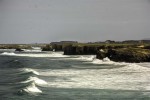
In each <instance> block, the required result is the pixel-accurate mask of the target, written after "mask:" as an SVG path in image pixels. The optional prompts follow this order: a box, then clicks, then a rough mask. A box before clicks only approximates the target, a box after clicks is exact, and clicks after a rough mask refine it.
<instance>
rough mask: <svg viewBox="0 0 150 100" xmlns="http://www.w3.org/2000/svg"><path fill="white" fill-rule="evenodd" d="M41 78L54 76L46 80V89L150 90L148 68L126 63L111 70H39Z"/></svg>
mask: <svg viewBox="0 0 150 100" xmlns="http://www.w3.org/2000/svg"><path fill="white" fill-rule="evenodd" d="M39 73H40V75H42V76H55V77H56V78H55V79H53V80H48V79H47V80H46V81H47V83H48V85H47V86H48V87H54V88H89V89H114V90H118V89H119V90H150V85H149V84H150V81H149V80H150V68H146V67H143V66H140V65H138V64H131V63H128V64H127V65H126V66H124V67H118V68H113V69H84V70H78V69H60V70H58V69H57V70H55V69H51V70H46V71H45V70H41V71H40V70H39Z"/></svg>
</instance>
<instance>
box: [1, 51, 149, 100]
mask: <svg viewBox="0 0 150 100" xmlns="http://www.w3.org/2000/svg"><path fill="white" fill-rule="evenodd" d="M0 100H150V63H124V62H122V63H119V62H113V61H110V60H109V59H108V58H105V59H103V60H99V59H96V58H95V55H88V56H87V55H83V56H80V55H76V56H66V55H63V52H37V51H29V50H28V51H26V52H22V53H21V52H15V51H14V50H8V51H7V50H5V51H3V50H1V51H0Z"/></svg>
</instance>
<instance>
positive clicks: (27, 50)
mask: <svg viewBox="0 0 150 100" xmlns="http://www.w3.org/2000/svg"><path fill="white" fill-rule="evenodd" d="M23 50H24V52H42V50H36V49H35V50H34V49H31V50H30V49H23Z"/></svg>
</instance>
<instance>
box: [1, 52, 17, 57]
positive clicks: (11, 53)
mask: <svg viewBox="0 0 150 100" xmlns="http://www.w3.org/2000/svg"><path fill="white" fill-rule="evenodd" d="M1 54H2V55H9V56H15V55H16V54H15V53H13V52H3V53H1Z"/></svg>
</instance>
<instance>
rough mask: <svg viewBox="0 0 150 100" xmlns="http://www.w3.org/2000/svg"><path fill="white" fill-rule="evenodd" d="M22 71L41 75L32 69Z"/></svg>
mask: <svg viewBox="0 0 150 100" xmlns="http://www.w3.org/2000/svg"><path fill="white" fill-rule="evenodd" d="M21 70H22V71H25V72H32V73H34V74H35V75H39V73H38V72H37V71H35V70H33V69H31V68H25V69H21Z"/></svg>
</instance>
